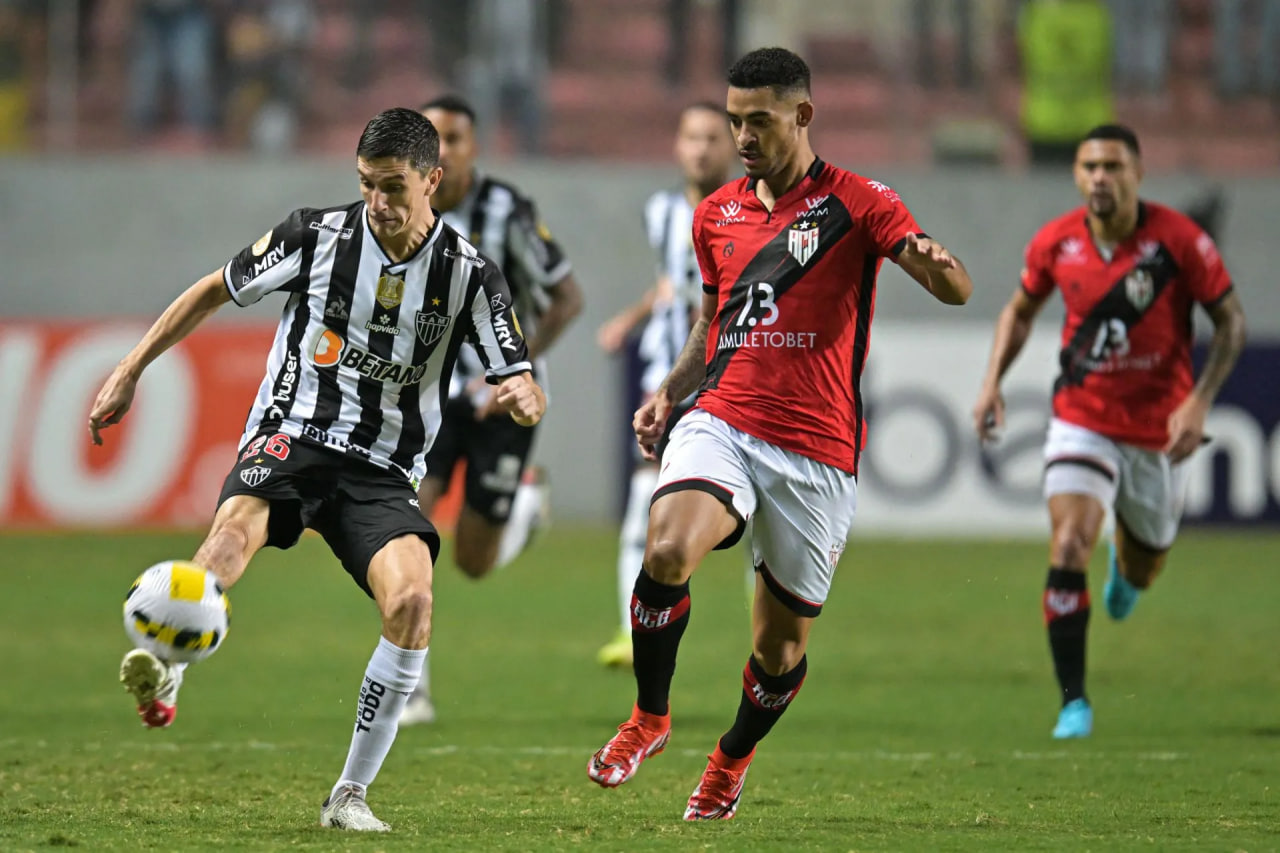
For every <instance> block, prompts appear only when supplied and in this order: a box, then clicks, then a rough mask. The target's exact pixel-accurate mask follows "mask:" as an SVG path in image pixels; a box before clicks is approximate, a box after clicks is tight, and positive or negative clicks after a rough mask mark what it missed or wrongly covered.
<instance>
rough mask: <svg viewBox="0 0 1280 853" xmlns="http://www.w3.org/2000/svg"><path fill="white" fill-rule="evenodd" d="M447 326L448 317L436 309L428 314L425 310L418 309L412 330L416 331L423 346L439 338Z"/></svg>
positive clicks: (429, 344)
mask: <svg viewBox="0 0 1280 853" xmlns="http://www.w3.org/2000/svg"><path fill="white" fill-rule="evenodd" d="M447 328H449V318H448V317H446V316H445V315H444V314H441V313H439V312H437V311H432V312H431V313H429V314H428V313H427V312H426V311H419V312H418V313H417V316H416V317H415V322H414V330H415V331H416V332H417V333H418V340H420V341H422V343H423V344H424V345H425V346H431V345H432V344H434V343H435V342H436V341H438V340H440V336H441V335H443V334H444V332H445V329H447Z"/></svg>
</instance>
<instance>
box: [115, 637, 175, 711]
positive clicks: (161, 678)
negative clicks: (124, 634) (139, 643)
mask: <svg viewBox="0 0 1280 853" xmlns="http://www.w3.org/2000/svg"><path fill="white" fill-rule="evenodd" d="M120 683H121V684H123V685H124V689H125V690H127V691H129V693H130V694H131V695H132V696H133V699H134V702H135V703H137V706H138V716H139V717H141V718H142V725H144V726H146V727H147V728H149V729H163V728H166V727H167V726H168V725H169V724H170V723H172V722H173V718H174V717H175V716H176V715H177V713H178V688H179V687H180V686H182V667H181V666H177V665H172V664H167V663H165V662H164V661H162V660H160V659H159V658H158V657H156V656H155V655H153V654H151V652H148V651H146V650H145V649H134V650H133V651H131V652H129V653H128V654H127V655H125V656H124V660H123V661H121V663H120Z"/></svg>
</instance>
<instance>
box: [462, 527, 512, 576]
mask: <svg viewBox="0 0 1280 853" xmlns="http://www.w3.org/2000/svg"><path fill="white" fill-rule="evenodd" d="M500 534H501V530H499V531H498V535H500ZM498 535H494V536H486V537H475V536H468V535H465V534H460V535H459V536H458V538H457V539H455V540H454V543H453V561H454V563H456V564H457V566H458V568H459V569H461V570H462V573H463V574H465V575H466V576H467V577H469V578H474V579H476V580H479V579H480V578H482V577H485V576H486V575H488V574H489V573H490V572H492V571H493V568H494V566H495V565H496V564H497V562H498ZM477 540H479V541H477Z"/></svg>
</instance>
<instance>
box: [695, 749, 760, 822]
mask: <svg viewBox="0 0 1280 853" xmlns="http://www.w3.org/2000/svg"><path fill="white" fill-rule="evenodd" d="M755 754H756V751H755V750H754V749H753V750H751V754H750V755H748V756H747V757H746V758H730V757H729V756H727V755H725V754H724V753H723V752H721V751H720V744H716V748H715V751H714V752H712V753H711V754H710V755H708V756H707V759H708V761H707V769H706V770H703V771H702V779H700V780H699V781H698V787H696V788H694V789H693V793H692V794H690V795H689V805H688V806H686V807H685V810H684V819H685V820H729V819H730V818H732V817H733V816H734V814H736V813H737V811H738V801H739V800H741V799H742V786H743V785H744V784H746V781H747V770H748V768H750V766H751V759H752V758H753V757H754V756H755Z"/></svg>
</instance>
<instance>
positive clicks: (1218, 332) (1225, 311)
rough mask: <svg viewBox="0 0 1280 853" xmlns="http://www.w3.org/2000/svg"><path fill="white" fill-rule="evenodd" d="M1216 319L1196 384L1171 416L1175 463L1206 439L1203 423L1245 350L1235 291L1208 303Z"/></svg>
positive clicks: (1168, 450) (1241, 314)
mask: <svg viewBox="0 0 1280 853" xmlns="http://www.w3.org/2000/svg"><path fill="white" fill-rule="evenodd" d="M1205 310H1206V311H1207V312H1208V314H1209V318H1210V319H1211V320H1212V321H1213V340H1212V341H1211V342H1210V343H1209V355H1208V358H1206V359H1205V363H1204V369H1203V370H1201V371H1200V377H1199V378H1198V379H1197V380H1196V384H1195V387H1193V388H1192V389H1191V393H1190V394H1188V395H1187V398H1186V399H1185V400H1183V401H1182V403H1180V404H1179V405H1178V408H1176V409H1174V410H1173V414H1171V415H1169V444H1168V446H1167V447H1165V452H1166V453H1168V454H1169V459H1170V461H1172V462H1175V463H1177V462H1181V461H1182V460H1183V459H1186V458H1187V457H1188V456H1190V455H1191V454H1192V453H1194V452H1195V451H1196V449H1197V448H1198V447H1200V444H1201V443H1202V442H1203V441H1204V422H1205V418H1206V417H1207V416H1208V414H1209V409H1210V407H1212V406H1213V401H1214V400H1215V399H1216V398H1217V396H1218V392H1219V391H1221V390H1222V385H1223V383H1224V382H1226V381H1227V377H1228V376H1230V375H1231V371H1232V369H1233V368H1234V367H1235V366H1236V361H1237V359H1239V358H1240V351H1241V350H1243V349H1244V341H1245V328H1244V307H1243V306H1242V305H1241V304H1240V297H1239V296H1237V295H1236V292H1235V291H1234V290H1228V291H1227V292H1226V293H1225V294H1224V295H1223V296H1222V297H1221V298H1219V299H1218V300H1216V301H1215V302H1212V303H1210V304H1209V305H1207V306H1205Z"/></svg>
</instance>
